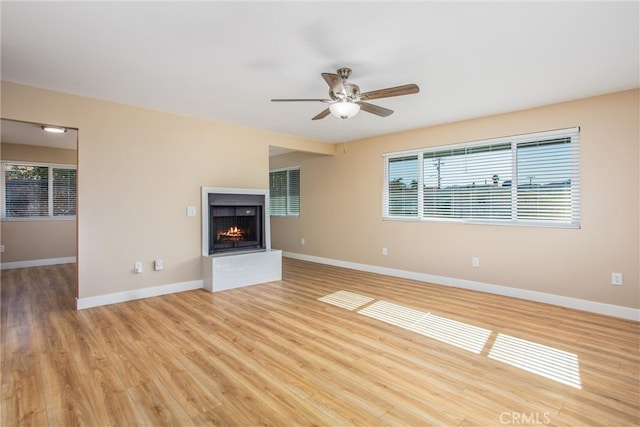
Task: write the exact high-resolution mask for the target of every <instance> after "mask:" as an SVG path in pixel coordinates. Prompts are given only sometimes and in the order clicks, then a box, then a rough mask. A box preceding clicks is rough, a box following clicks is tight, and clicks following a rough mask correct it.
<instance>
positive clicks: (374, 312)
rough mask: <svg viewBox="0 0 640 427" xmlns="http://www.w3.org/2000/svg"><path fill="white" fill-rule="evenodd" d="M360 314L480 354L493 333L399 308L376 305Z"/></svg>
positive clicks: (393, 305) (432, 315)
mask: <svg viewBox="0 0 640 427" xmlns="http://www.w3.org/2000/svg"><path fill="white" fill-rule="evenodd" d="M358 313H359V314H362V315H365V316H367V317H371V318H373V319H376V320H380V321H382V322H385V323H389V324H392V325H394V326H399V327H401V328H404V329H407V330H409V331H412V332H417V333H419V334H420V335H424V336H427V337H429V338H433V339H436V340H438V341H442V342H444V343H446V344H450V345H454V346H456V347H458V348H462V349H464V350H468V351H471V352H473V353H476V354H480V352H482V349H483V348H484V345H485V343H486V342H487V339H488V338H489V335H491V331H490V330H488V329H483V328H479V327H476V326H472V325H469V324H467V323H463V322H457V321H455V320H451V319H447V318H446V317H442V316H437V315H435V314H431V313H428V312H424V311H419V310H414V309H411V308H407V307H404V306H401V305H398V304H392V303H390V302H385V301H376V302H375V303H373V304H371V305H370V306H368V307H366V308H364V309H362V310H360V311H358Z"/></svg>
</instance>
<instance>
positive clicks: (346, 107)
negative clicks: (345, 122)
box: [329, 101, 360, 119]
mask: <svg viewBox="0 0 640 427" xmlns="http://www.w3.org/2000/svg"><path fill="white" fill-rule="evenodd" d="M329 111H331V114H332V115H333V116H335V117H337V118H339V119H350V118H351V117H353V116H355V115H356V114H358V111H360V105H358V104H356V103H354V102H348V101H339V102H334V103H333V104H331V105H329Z"/></svg>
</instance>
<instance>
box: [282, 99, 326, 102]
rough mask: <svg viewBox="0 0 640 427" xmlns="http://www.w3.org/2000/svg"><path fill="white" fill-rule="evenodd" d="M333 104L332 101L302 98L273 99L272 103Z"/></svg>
mask: <svg viewBox="0 0 640 427" xmlns="http://www.w3.org/2000/svg"><path fill="white" fill-rule="evenodd" d="M307 101H309V102H333V101H332V100H330V99H301V98H286V99H272V100H271V102H307Z"/></svg>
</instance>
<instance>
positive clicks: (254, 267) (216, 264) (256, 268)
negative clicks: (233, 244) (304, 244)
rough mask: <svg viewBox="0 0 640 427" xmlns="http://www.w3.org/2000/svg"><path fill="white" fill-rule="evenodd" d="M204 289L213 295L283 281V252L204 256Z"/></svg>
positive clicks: (271, 251)
mask: <svg viewBox="0 0 640 427" xmlns="http://www.w3.org/2000/svg"><path fill="white" fill-rule="evenodd" d="M202 278H203V288H204V289H206V290H208V291H210V292H218V291H225V290H228V289H235V288H240V287H243V286H251V285H257V284H260V283H267V282H275V281H278V280H282V251H281V250H278V249H270V250H266V251H260V252H243V253H234V254H229V255H224V256H213V255H210V256H203V257H202Z"/></svg>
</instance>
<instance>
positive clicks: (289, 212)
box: [269, 166, 301, 217]
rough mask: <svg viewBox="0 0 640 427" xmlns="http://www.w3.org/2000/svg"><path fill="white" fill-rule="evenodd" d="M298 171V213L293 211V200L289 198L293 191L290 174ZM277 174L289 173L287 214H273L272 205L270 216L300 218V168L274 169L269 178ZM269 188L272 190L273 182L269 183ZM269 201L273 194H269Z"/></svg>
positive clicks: (271, 206)
mask: <svg viewBox="0 0 640 427" xmlns="http://www.w3.org/2000/svg"><path fill="white" fill-rule="evenodd" d="M294 170H297V171H298V211H297V212H295V211H292V204H291V200H290V198H289V192H290V189H291V182H290V181H289V172H290V171H294ZM276 172H287V174H286V176H287V184H286V213H285V214H274V213H272V212H271V209H272V208H273V206H274V205H273V204H270V208H269V210H270V211H269V215H270V216H277V217H299V216H300V210H301V209H300V181H301V174H300V166H291V167H286V168H279V169H272V170H270V171H269V177H271V174H272V173H276ZM269 181H271V179H269ZM269 188H271V182H269ZM269 199H271V194H269Z"/></svg>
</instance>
